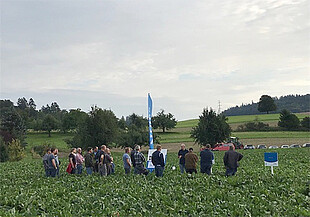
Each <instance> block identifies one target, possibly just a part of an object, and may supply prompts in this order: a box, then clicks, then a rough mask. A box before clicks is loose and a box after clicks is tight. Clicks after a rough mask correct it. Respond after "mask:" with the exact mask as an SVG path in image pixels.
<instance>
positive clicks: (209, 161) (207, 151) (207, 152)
mask: <svg viewBox="0 0 310 217" xmlns="http://www.w3.org/2000/svg"><path fill="white" fill-rule="evenodd" d="M178 157H179V159H180V161H179V164H180V170H181V173H184V171H186V173H189V174H192V173H197V163H198V156H197V155H196V154H195V153H194V152H193V148H189V149H188V150H187V149H186V148H185V144H181V149H180V150H179V152H178ZM242 158H243V155H242V154H240V153H239V152H236V151H234V147H233V146H230V147H229V150H228V151H227V152H225V155H224V159H223V161H224V166H225V168H226V173H225V175H226V176H233V175H235V174H236V172H237V168H238V166H239V163H238V162H239V161H240V160H241V159H242ZM214 162H215V161H214V154H213V153H212V152H211V146H210V145H209V144H207V145H205V146H204V148H202V149H201V151H200V172H201V173H206V174H208V175H210V174H211V171H212V165H213V164H214Z"/></svg>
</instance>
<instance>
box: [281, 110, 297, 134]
mask: <svg viewBox="0 0 310 217" xmlns="http://www.w3.org/2000/svg"><path fill="white" fill-rule="evenodd" d="M278 126H279V127H283V128H285V129H287V130H295V129H298V128H299V126H300V121H299V119H298V117H297V116H296V115H295V114H292V113H291V112H290V111H288V110H286V109H283V110H282V111H281V113H280V120H279V122H278Z"/></svg>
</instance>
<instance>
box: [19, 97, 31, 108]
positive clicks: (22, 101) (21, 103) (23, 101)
mask: <svg viewBox="0 0 310 217" xmlns="http://www.w3.org/2000/svg"><path fill="white" fill-rule="evenodd" d="M17 107H18V108H20V109H21V110H25V109H26V108H28V107H29V104H28V102H27V100H26V98H25V97H23V98H18V100H17Z"/></svg>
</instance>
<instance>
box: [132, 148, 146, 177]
mask: <svg viewBox="0 0 310 217" xmlns="http://www.w3.org/2000/svg"><path fill="white" fill-rule="evenodd" d="M134 161H135V165H136V166H135V170H134V171H135V174H143V175H147V174H149V171H148V170H147V169H146V168H145V166H144V163H145V162H146V160H145V157H144V155H143V154H142V153H141V147H140V145H137V146H136V152H135V153H134Z"/></svg>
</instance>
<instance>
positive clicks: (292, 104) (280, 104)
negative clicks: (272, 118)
mask: <svg viewBox="0 0 310 217" xmlns="http://www.w3.org/2000/svg"><path fill="white" fill-rule="evenodd" d="M263 96H268V95H263ZM269 97H270V96H269ZM270 98H272V100H273V101H274V104H275V106H276V109H272V110H270V111H268V113H280V112H281V111H282V110H283V109H286V110H288V111H290V112H292V113H300V112H309V111H310V94H306V95H287V96H281V97H279V98H278V97H270ZM262 112H265V111H261V110H259V102H257V103H254V102H253V101H252V102H251V103H248V104H242V105H240V106H238V105H236V106H235V107H232V108H229V109H227V110H225V111H223V114H224V115H225V116H237V115H256V114H261V113H262Z"/></svg>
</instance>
